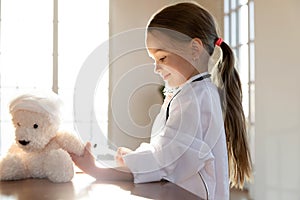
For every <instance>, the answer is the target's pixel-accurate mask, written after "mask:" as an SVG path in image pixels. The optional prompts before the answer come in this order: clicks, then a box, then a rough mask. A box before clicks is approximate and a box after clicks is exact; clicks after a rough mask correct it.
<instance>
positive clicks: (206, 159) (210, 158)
mask: <svg viewBox="0 0 300 200" xmlns="http://www.w3.org/2000/svg"><path fill="white" fill-rule="evenodd" d="M201 75H204V74H199V75H197V76H195V77H192V78H191V80H189V81H188V82H187V83H186V84H185V85H184V86H183V87H182V88H181V89H180V91H179V92H178V94H177V95H175V96H174V98H173V100H172V101H171V103H170V107H169V117H168V120H167V121H166V109H165V108H162V109H161V111H160V113H159V114H158V116H157V117H156V120H155V122H154V124H153V128H152V137H151V142H150V144H147V143H142V144H141V145H140V147H139V148H137V149H136V150H135V151H134V152H132V153H130V154H127V155H125V156H124V157H123V158H124V161H125V163H126V165H127V166H128V168H129V169H130V170H131V172H132V173H133V175H134V182H135V183H144V182H152V181H159V180H161V179H165V180H168V181H170V182H173V183H175V184H177V185H179V186H181V187H183V188H185V189H186V190H188V191H190V192H192V193H194V194H196V195H198V196H200V197H202V198H203V199H207V197H206V193H207V191H206V188H208V194H209V198H208V199H213V200H217V199H222V200H226V199H229V181H228V159H227V148H226V137H225V131H224V122H223V117H222V110H221V104H220V98H219V94H218V90H217V88H216V86H215V85H214V84H213V83H212V82H211V80H210V79H204V80H202V81H197V82H192V80H195V79H196V78H198V77H199V76H201ZM198 172H199V173H198ZM205 185H206V186H205Z"/></svg>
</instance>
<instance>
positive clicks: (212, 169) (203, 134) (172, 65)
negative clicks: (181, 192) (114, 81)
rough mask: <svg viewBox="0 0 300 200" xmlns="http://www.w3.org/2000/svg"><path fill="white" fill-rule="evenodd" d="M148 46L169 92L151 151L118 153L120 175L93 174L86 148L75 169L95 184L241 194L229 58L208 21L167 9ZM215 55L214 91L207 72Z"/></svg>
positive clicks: (237, 113) (242, 167) (240, 116)
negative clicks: (161, 184)
mask: <svg viewBox="0 0 300 200" xmlns="http://www.w3.org/2000/svg"><path fill="white" fill-rule="evenodd" d="M146 45H147V50H148V53H149V55H150V56H151V57H152V58H153V59H154V61H155V72H156V73H158V74H159V75H161V77H162V78H163V79H164V81H165V83H166V87H167V88H170V89H171V91H172V93H168V97H170V98H166V99H165V102H164V105H163V106H162V108H161V112H160V113H159V114H158V116H157V118H156V120H155V122H154V124H153V128H152V139H151V142H150V144H146V143H143V144H141V145H140V147H139V148H138V149H136V150H135V151H132V150H130V149H127V148H122V147H121V148H119V149H118V152H117V155H116V160H117V163H118V164H119V165H120V167H119V168H99V167H97V166H96V165H95V160H94V158H93V156H92V155H91V153H90V150H89V149H90V144H87V146H86V151H85V153H84V155H83V156H82V157H78V156H75V155H72V158H73V160H74V162H75V163H76V164H77V166H78V167H79V168H81V169H82V170H83V171H85V172H86V173H88V174H90V175H91V176H94V177H95V178H97V179H106V180H107V179H108V180H134V182H135V183H142V182H151V181H159V180H162V179H164V180H168V181H170V182H173V183H175V184H177V185H179V186H181V187H183V188H185V189H187V190H189V191H190V192H192V193H194V194H196V195H198V196H199V197H201V198H204V199H222V200H224V199H229V184H231V186H235V187H239V188H242V187H243V184H244V181H245V180H248V179H250V177H251V159H250V155H249V150H248V145H247V137H246V124H245V116H244V113H243V109H242V103H241V101H242V91H241V83H240V79H239V76H238V73H237V71H236V70H235V68H234V64H235V61H234V56H233V53H232V50H231V49H230V47H229V46H228V45H227V44H226V43H225V42H224V41H223V40H222V39H221V38H220V37H219V36H218V34H217V30H216V26H215V22H214V19H213V17H212V15H211V14H210V13H209V12H208V11H206V10H205V9H203V8H202V7H200V6H199V5H197V4H194V3H179V4H175V5H171V6H168V7H166V8H164V9H162V10H161V11H159V12H158V13H157V14H155V15H154V16H153V17H152V19H151V20H150V21H149V24H148V26H147V31H146ZM218 52H219V53H221V57H220V58H221V59H220V60H219V61H218V62H217V64H216V67H215V68H214V71H215V72H216V73H215V74H213V78H214V80H216V83H217V86H218V87H216V86H215V85H214V84H213V83H212V81H211V79H210V74H209V73H208V70H209V69H208V66H209V65H210V63H211V60H212V56H213V54H214V55H215V54H216V53H218ZM222 91H223V92H222ZM220 97H221V98H220ZM222 109H223V110H222Z"/></svg>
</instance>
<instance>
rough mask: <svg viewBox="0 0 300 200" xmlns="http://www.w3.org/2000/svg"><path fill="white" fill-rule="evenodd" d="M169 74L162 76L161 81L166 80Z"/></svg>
mask: <svg viewBox="0 0 300 200" xmlns="http://www.w3.org/2000/svg"><path fill="white" fill-rule="evenodd" d="M170 75H171V74H166V75H164V76H163V79H164V80H166V79H167V78H168V77H169V76H170Z"/></svg>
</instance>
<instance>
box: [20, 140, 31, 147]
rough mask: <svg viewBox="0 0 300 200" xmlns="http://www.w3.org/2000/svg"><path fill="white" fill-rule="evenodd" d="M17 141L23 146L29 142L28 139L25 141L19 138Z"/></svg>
mask: <svg viewBox="0 0 300 200" xmlns="http://www.w3.org/2000/svg"><path fill="white" fill-rule="evenodd" d="M19 143H20V144H21V145H23V146H26V145H27V144H29V143H30V141H26V140H19Z"/></svg>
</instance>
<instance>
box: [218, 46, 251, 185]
mask: <svg viewBox="0 0 300 200" xmlns="http://www.w3.org/2000/svg"><path fill="white" fill-rule="evenodd" d="M220 47H221V49H222V51H223V62H222V63H221V64H220V68H219V71H218V73H219V77H221V79H222V80H220V81H222V83H223V86H224V90H225V96H224V98H223V99H222V101H223V102H222V105H223V108H224V110H223V112H224V127H225V132H226V141H227V150H228V165H229V179H230V184H231V186H232V187H237V188H243V186H244V182H245V181H246V180H247V181H249V180H250V179H251V176H252V172H251V171H252V166H251V157H250V152H249V147H248V142H247V130H246V119H245V115H244V111H243V107H242V88H241V81H240V78H239V75H238V72H237V70H236V69H235V67H234V66H235V59H234V55H233V52H232V50H231V48H230V47H229V46H228V45H227V44H226V43H225V42H222V43H221V44H220Z"/></svg>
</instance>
